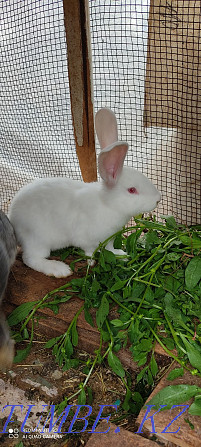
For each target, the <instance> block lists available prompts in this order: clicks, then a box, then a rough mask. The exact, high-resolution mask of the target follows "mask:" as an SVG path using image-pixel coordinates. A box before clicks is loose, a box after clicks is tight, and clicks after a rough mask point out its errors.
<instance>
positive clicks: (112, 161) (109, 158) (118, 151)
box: [98, 141, 128, 188]
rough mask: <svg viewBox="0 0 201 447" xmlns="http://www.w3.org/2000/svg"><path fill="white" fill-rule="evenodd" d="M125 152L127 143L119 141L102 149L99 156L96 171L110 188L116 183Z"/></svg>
mask: <svg viewBox="0 0 201 447" xmlns="http://www.w3.org/2000/svg"><path fill="white" fill-rule="evenodd" d="M127 150H128V143H124V142H122V141H119V142H116V143H113V144H111V145H110V146H109V147H107V148H105V149H103V150H102V151H101V152H100V154H99V157H98V170H99V173H100V176H101V177H102V179H103V180H104V181H105V183H106V185H107V186H108V187H110V188H112V187H113V186H115V184H116V183H117V181H118V178H119V176H120V174H121V171H122V168H123V163H124V159H125V156H126V153H127Z"/></svg>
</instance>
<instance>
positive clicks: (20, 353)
mask: <svg viewBox="0 0 201 447" xmlns="http://www.w3.org/2000/svg"><path fill="white" fill-rule="evenodd" d="M31 347H32V343H29V344H28V346H27V347H26V348H25V349H19V350H17V354H16V356H15V358H14V360H13V362H14V363H20V362H22V361H23V360H24V359H26V357H27V356H28V354H29V353H30V350H31Z"/></svg>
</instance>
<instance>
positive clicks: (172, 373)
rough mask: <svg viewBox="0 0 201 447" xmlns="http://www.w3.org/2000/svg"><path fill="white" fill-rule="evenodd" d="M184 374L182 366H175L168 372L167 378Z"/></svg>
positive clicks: (170, 378) (174, 377)
mask: <svg viewBox="0 0 201 447" xmlns="http://www.w3.org/2000/svg"><path fill="white" fill-rule="evenodd" d="M183 375H184V368H175V369H173V371H170V373H169V374H168V377H167V380H174V379H177V377H182V376H183Z"/></svg>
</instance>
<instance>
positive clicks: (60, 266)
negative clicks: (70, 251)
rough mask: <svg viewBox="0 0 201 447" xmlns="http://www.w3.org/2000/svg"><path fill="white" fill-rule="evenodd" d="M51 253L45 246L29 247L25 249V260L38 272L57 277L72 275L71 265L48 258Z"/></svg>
mask: <svg viewBox="0 0 201 447" xmlns="http://www.w3.org/2000/svg"><path fill="white" fill-rule="evenodd" d="M49 255H50V252H49V249H45V248H44V247H36V246H35V247H30V246H29V247H28V249H27V248H24V250H23V256H22V258H23V262H24V263H25V264H26V265H27V266H28V267H31V268H32V269H33V270H36V271H37V272H41V273H44V274H45V275H47V276H54V277H56V278H65V277H66V276H70V275H72V273H73V272H72V270H71V269H70V267H69V266H68V265H67V264H65V263H64V262H61V261H55V260H50V259H46V258H47V257H48V256H49Z"/></svg>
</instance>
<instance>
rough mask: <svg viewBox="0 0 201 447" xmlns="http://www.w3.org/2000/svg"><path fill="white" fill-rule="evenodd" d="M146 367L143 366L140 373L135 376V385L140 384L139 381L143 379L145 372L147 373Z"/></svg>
mask: <svg viewBox="0 0 201 447" xmlns="http://www.w3.org/2000/svg"><path fill="white" fill-rule="evenodd" d="M147 369H148V366H145V367H144V368H143V369H142V371H140V373H139V374H138V375H137V379H136V380H137V383H138V382H140V380H142V379H143V377H144V376H145V374H146V372H147Z"/></svg>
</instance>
